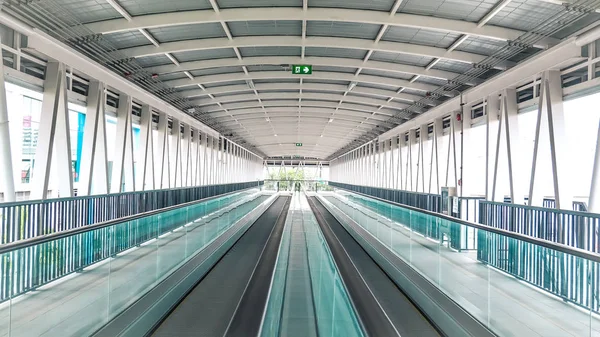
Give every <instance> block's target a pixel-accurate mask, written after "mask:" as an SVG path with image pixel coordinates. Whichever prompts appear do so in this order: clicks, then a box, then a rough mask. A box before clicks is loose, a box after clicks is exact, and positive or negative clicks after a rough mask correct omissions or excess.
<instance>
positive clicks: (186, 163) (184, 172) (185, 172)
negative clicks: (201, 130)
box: [180, 124, 192, 187]
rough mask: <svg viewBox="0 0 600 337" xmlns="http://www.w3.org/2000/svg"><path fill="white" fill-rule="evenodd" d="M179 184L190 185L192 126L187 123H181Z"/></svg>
mask: <svg viewBox="0 0 600 337" xmlns="http://www.w3.org/2000/svg"><path fill="white" fill-rule="evenodd" d="M180 146H181V165H182V166H181V186H184V187H187V186H191V177H190V174H191V172H192V171H191V163H192V162H191V158H190V156H191V147H192V128H191V127H190V126H189V125H188V124H184V125H183V136H182V138H181V145H180Z"/></svg>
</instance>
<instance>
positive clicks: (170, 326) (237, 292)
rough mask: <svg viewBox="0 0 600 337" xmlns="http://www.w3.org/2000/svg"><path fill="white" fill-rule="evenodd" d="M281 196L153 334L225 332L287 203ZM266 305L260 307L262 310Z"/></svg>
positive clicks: (159, 336)
mask: <svg viewBox="0 0 600 337" xmlns="http://www.w3.org/2000/svg"><path fill="white" fill-rule="evenodd" d="M288 199H289V198H285V197H279V198H278V200H276V201H275V202H274V203H273V205H272V206H271V207H269V209H267V211H266V212H265V213H264V214H263V215H261V217H260V218H258V220H256V222H255V223H254V224H253V225H252V227H250V229H248V231H247V232H246V233H245V234H244V235H243V236H242V237H241V238H240V239H239V240H238V242H236V244H235V245H234V246H233V247H232V248H231V249H230V250H229V251H228V252H227V254H225V256H223V258H222V259H221V260H220V261H219V262H218V263H217V265H215V267H214V268H213V269H212V270H211V271H210V272H209V273H208V275H206V277H205V278H204V279H203V280H201V281H200V283H198V285H197V286H196V287H195V288H194V289H193V290H192V291H191V292H190V293H189V294H188V296H186V297H185V298H184V299H183V300H182V301H181V303H179V305H178V306H177V307H176V308H175V309H174V310H173V312H172V313H171V314H170V315H169V316H168V317H167V318H166V319H165V320H164V321H163V322H162V323H161V324H160V325H159V326H158V328H157V329H156V331H155V332H154V333H153V336H157V337H167V336H178V337H184V336H196V337H205V336H206V337H209V336H210V337H212V336H223V335H224V334H225V332H226V331H227V328H228V326H229V324H230V322H231V320H232V318H233V316H234V314H235V311H236V309H237V306H238V304H239V303H240V301H241V299H242V296H243V295H244V290H245V289H246V286H247V284H248V282H249V281H250V278H251V276H252V273H253V271H254V269H255V266H256V265H257V263H258V260H259V258H260V256H261V253H262V251H263V248H264V247H265V244H266V243H267V240H268V239H269V236H270V234H271V231H272V230H273V227H274V225H275V222H276V221H277V218H278V217H279V215H280V214H281V213H282V212H283V211H284V209H285V208H284V205H285V204H286V202H287V200H288ZM262 309H263V308H257V309H256V310H260V311H261V312H262Z"/></svg>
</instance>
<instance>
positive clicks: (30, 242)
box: [0, 187, 256, 255]
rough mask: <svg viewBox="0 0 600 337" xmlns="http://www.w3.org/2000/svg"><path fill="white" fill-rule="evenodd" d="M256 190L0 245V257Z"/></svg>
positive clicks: (229, 193) (205, 199)
mask: <svg viewBox="0 0 600 337" xmlns="http://www.w3.org/2000/svg"><path fill="white" fill-rule="evenodd" d="M255 188H256V187H248V188H245V189H243V190H237V191H232V192H228V193H224V194H219V195H214V196H212V197H207V198H204V199H200V200H194V201H190V202H186V203H183V204H177V205H173V206H169V207H165V208H160V209H155V210H152V211H148V212H144V213H138V214H134V215H129V216H126V217H122V218H118V219H113V220H108V221H104V222H98V223H95V224H92V225H88V226H82V227H77V228H73V229H68V230H65V231H61V232H56V233H51V234H46V235H39V236H36V237H33V238H30V239H24V240H19V241H15V242H11V243H7V244H4V245H0V255H1V254H5V253H8V252H11V251H13V250H17V249H22V248H27V247H31V246H35V245H38V244H42V243H46V242H50V241H54V240H58V239H63V238H66V237H69V236H74V235H77V234H81V233H86V232H91V231H93V230H97V229H101V228H105V227H109V226H114V225H118V224H120V223H123V222H127V221H132V220H137V219H141V218H145V217H148V216H152V215H156V214H158V213H163V212H168V211H172V210H175V209H178V208H182V207H188V206H193V205H195V204H198V203H202V202H206V201H210V200H212V199H216V198H222V197H226V196H228V195H233V194H236V193H241V192H243V191H247V190H251V189H255Z"/></svg>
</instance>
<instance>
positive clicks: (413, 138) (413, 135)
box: [407, 129, 417, 191]
mask: <svg viewBox="0 0 600 337" xmlns="http://www.w3.org/2000/svg"><path fill="white" fill-rule="evenodd" d="M416 142H417V130H415V129H412V130H409V131H408V153H407V155H408V165H409V168H408V171H407V173H408V178H409V184H408V188H407V189H408V190H409V191H416V190H417V186H416V182H415V178H416V175H415V174H414V173H413V169H414V166H415V165H414V160H413V147H414V144H415V143H416ZM415 173H416V172H415Z"/></svg>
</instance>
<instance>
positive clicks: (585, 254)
mask: <svg viewBox="0 0 600 337" xmlns="http://www.w3.org/2000/svg"><path fill="white" fill-rule="evenodd" d="M339 188H340V189H342V190H346V191H349V192H351V193H354V194H358V195H361V196H363V197H366V198H371V199H375V200H378V201H382V202H384V203H388V204H391V205H394V206H398V207H401V208H405V209H409V210H411V211H415V212H419V213H424V214H427V215H431V216H434V217H438V218H442V219H444V220H448V221H452V222H455V223H458V224H461V225H465V226H470V227H474V228H477V229H481V230H484V231H487V232H491V233H495V234H499V235H504V236H507V237H510V238H513V239H517V240H521V241H525V242H528V243H531V244H534V245H538V246H542V247H545V248H549V249H553V250H556V251H558V252H561V253H566V254H571V255H574V256H578V257H581V258H584V259H587V260H591V261H594V262H597V263H600V254H596V253H592V252H589V251H587V250H583V249H579V248H575V247H571V246H567V245H563V244H560V243H555V242H552V241H547V240H543V239H538V238H535V237H532V236H527V235H523V234H519V233H515V232H511V231H507V230H504V229H500V228H495V227H490V226H486V225H482V224H478V223H475V222H470V221H466V220H463V219H459V218H455V217H452V216H449V215H446V214H441V213H435V212H432V211H428V210H424V209H420V208H416V207H412V206H407V205H403V204H399V203H397V202H393V201H389V200H386V199H381V198H378V197H373V196H370V195H368V194H364V193H360V192H355V191H352V190H348V189H345V188H341V187H339ZM499 204H502V203H499ZM540 208H541V207H540ZM541 209H543V210H547V208H541ZM577 213H581V214H584V215H586V216H587V215H588V213H585V212H577Z"/></svg>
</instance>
